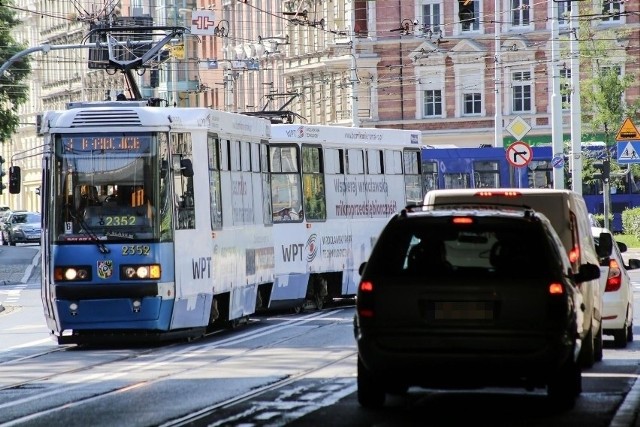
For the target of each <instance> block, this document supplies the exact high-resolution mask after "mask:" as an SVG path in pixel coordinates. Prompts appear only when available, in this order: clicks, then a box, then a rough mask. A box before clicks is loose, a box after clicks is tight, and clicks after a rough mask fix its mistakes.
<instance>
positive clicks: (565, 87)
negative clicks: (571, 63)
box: [560, 68, 571, 110]
mask: <svg viewBox="0 0 640 427" xmlns="http://www.w3.org/2000/svg"><path fill="white" fill-rule="evenodd" d="M560 94H561V95H562V109H563V110H568V109H569V108H570V107H571V70H570V69H567V68H563V69H561V70H560Z"/></svg>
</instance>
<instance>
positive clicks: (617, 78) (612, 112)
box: [578, 20, 640, 146]
mask: <svg viewBox="0 0 640 427" xmlns="http://www.w3.org/2000/svg"><path fill="white" fill-rule="evenodd" d="M633 34H635V37H637V30H636V32H635V33H633V32H631V31H629V30H628V29H626V28H624V27H622V28H612V29H609V30H602V29H598V30H597V31H595V30H594V28H593V23H592V22H591V20H588V21H584V22H583V23H582V24H581V26H580V29H579V33H578V38H579V40H580V58H581V63H580V68H581V70H584V71H586V73H587V76H586V78H585V79H584V80H582V79H581V90H580V92H581V93H580V95H581V96H580V101H581V106H582V121H583V123H585V125H586V126H587V127H588V128H590V130H591V131H592V132H593V133H600V134H604V135H605V137H606V141H605V142H606V144H607V145H608V146H611V145H613V144H614V143H615V141H614V138H615V134H616V132H617V130H618V129H619V128H620V126H621V125H622V122H623V121H624V119H625V118H626V117H635V115H636V114H637V112H638V111H640V99H636V100H635V102H634V103H632V104H630V103H628V102H627V100H626V98H625V96H624V94H625V92H626V91H627V89H628V88H630V87H631V86H632V85H633V84H634V82H635V79H636V76H635V75H634V74H633V73H629V72H626V73H623V71H622V70H623V69H624V65H625V64H627V63H630V62H631V61H634V60H636V58H630V57H629V55H628V54H627V52H626V49H625V46H627V45H628V43H629V38H630V37H634V35H633Z"/></svg>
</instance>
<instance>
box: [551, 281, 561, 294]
mask: <svg viewBox="0 0 640 427" xmlns="http://www.w3.org/2000/svg"><path fill="white" fill-rule="evenodd" d="M563 293H564V286H562V283H552V284H550V285H549V295H562V294H563Z"/></svg>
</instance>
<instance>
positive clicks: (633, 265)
mask: <svg viewBox="0 0 640 427" xmlns="http://www.w3.org/2000/svg"><path fill="white" fill-rule="evenodd" d="M637 268H640V259H636V258H629V266H628V267H627V270H635V269H637Z"/></svg>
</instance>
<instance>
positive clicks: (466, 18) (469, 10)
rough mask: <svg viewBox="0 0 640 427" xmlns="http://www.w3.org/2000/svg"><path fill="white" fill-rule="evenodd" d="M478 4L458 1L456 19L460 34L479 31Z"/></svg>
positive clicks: (465, 0)
mask: <svg viewBox="0 0 640 427" xmlns="http://www.w3.org/2000/svg"><path fill="white" fill-rule="evenodd" d="M479 3H480V2H479V1H475V0H472V1H469V0H458V18H459V19H460V28H461V30H462V32H466V31H478V30H479V29H480V4H479Z"/></svg>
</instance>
